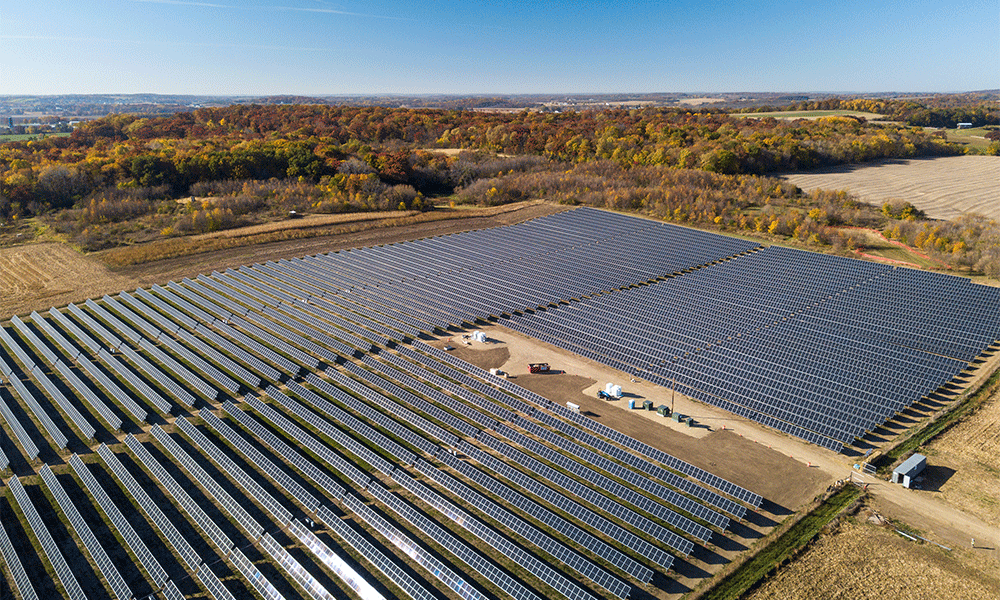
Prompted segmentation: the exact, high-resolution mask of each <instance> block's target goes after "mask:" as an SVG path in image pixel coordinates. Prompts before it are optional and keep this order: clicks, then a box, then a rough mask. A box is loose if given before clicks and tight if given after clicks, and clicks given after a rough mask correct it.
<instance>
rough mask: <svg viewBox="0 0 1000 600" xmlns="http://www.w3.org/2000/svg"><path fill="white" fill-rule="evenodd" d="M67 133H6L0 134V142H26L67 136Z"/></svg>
mask: <svg viewBox="0 0 1000 600" xmlns="http://www.w3.org/2000/svg"><path fill="white" fill-rule="evenodd" d="M69 135H70V134H68V133H6V134H4V135H0V142H28V141H31V140H39V139H42V138H43V137H68V136H69Z"/></svg>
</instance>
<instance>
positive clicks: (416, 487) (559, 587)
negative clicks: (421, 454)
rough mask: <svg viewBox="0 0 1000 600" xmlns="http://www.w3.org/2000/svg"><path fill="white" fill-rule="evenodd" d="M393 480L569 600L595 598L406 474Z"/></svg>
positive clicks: (402, 473) (396, 476)
mask: <svg viewBox="0 0 1000 600" xmlns="http://www.w3.org/2000/svg"><path fill="white" fill-rule="evenodd" d="M392 478H393V480H395V481H396V482H397V483H399V484H400V485H402V486H403V487H404V488H406V489H407V490H408V491H410V492H412V493H413V494H414V495H416V496H417V497H418V498H420V499H421V500H423V501H424V502H426V503H427V504H428V505H430V506H431V507H433V508H434V509H435V510H437V511H438V512H440V513H441V514H442V515H444V516H445V517H447V518H449V519H451V520H453V521H454V522H455V523H456V524H458V525H459V526H461V527H463V528H465V529H467V530H468V531H470V532H471V533H473V534H474V535H476V536H477V537H479V539H481V540H483V541H484V542H486V543H487V544H489V545H490V546H492V547H493V548H494V549H495V550H497V551H498V552H500V553H501V554H503V555H504V556H506V557H507V558H509V559H510V560H512V561H513V562H515V563H516V564H518V565H520V566H521V567H523V568H524V569H525V570H526V571H528V572H529V573H531V574H532V575H534V576H535V577H538V578H539V579H540V580H541V581H543V582H544V583H545V584H546V585H548V586H550V587H551V588H552V589H553V590H555V591H557V592H558V593H559V594H561V595H563V596H565V597H567V598H575V599H578V600H580V599H585V598H592V597H593V596H592V595H591V594H589V593H587V592H586V591H584V590H583V589H582V588H580V587H579V586H577V585H576V584H575V583H573V582H571V581H570V580H569V579H567V578H566V577H565V576H564V575H562V574H561V573H559V572H558V571H556V570H555V569H553V568H552V567H550V566H548V565H547V564H545V563H543V562H542V561H540V560H538V559H537V558H535V557H534V556H532V555H531V554H529V553H527V552H525V551H524V550H522V549H521V548H520V547H518V546H516V545H514V544H512V543H511V542H510V541H509V540H507V539H506V538H505V537H503V536H502V535H500V534H498V533H497V532H496V531H494V530H493V529H491V528H489V527H487V526H486V525H484V524H483V523H482V522H481V521H479V520H478V519H476V518H475V517H473V516H472V515H470V514H468V513H466V512H465V511H463V510H462V509H460V508H458V507H457V506H456V505H454V504H453V503H451V502H449V501H447V500H445V499H444V498H442V497H441V496H440V495H438V494H437V493H435V492H433V491H431V490H430V489H429V488H428V487H427V486H425V485H423V484H422V483H420V482H419V481H417V480H415V479H413V478H412V477H410V476H409V475H407V474H406V473H404V472H402V471H400V470H396V471H394V472H393V473H392Z"/></svg>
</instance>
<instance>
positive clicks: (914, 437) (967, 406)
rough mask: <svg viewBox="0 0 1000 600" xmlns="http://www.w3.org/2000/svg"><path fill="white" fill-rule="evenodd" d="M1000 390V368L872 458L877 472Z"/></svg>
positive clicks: (975, 408) (884, 471) (940, 431)
mask: <svg viewBox="0 0 1000 600" xmlns="http://www.w3.org/2000/svg"><path fill="white" fill-rule="evenodd" d="M997 390H1000V370H997V371H994V372H993V374H992V375H990V377H989V378H988V379H987V380H986V381H985V382H984V383H983V384H982V385H981V386H980V387H979V388H978V389H977V390H976V391H975V393H973V394H972V395H971V396H969V397H968V398H967V399H966V400H964V401H963V400H961V399H958V400H955V401H954V402H953V404H952V408H951V410H947V411H945V412H943V413H942V414H941V415H939V416H938V417H937V418H936V419H932V420H931V421H929V422H928V423H927V424H926V425H925V426H924V427H922V428H920V429H917V430H916V431H914V432H913V433H912V434H911V435H910V436H909V437H907V438H906V439H904V440H902V441H900V442H899V443H898V444H896V445H895V446H893V447H892V448H889V449H887V450H886V451H885V452H884V453H882V454H881V455H879V456H878V457H876V458H875V459H874V460H872V463H873V464H875V466H876V467H878V472H879V473H886V472H888V470H889V467H891V466H892V465H893V464H894V463H895V462H896V461H897V460H898V459H899V458H900V457H901V456H904V455H906V454H908V453H910V452H914V451H916V450H917V449H918V448H920V447H921V446H923V445H924V444H926V443H927V442H929V441H931V440H932V439H934V438H935V437H937V436H938V435H940V434H942V433H944V432H945V431H947V430H948V429H949V428H951V426H952V425H955V424H956V423H958V422H959V421H961V420H962V419H964V418H965V417H966V416H968V415H969V414H971V413H973V412H975V411H976V410H978V409H979V407H980V406H982V405H983V403H984V402H986V401H987V400H988V399H989V398H991V397H992V396H993V394H995V393H996V392H997Z"/></svg>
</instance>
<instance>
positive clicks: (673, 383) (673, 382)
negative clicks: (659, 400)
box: [670, 377, 677, 416]
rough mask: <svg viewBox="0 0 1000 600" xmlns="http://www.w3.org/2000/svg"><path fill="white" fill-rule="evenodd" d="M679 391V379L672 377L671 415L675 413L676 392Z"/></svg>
mask: <svg viewBox="0 0 1000 600" xmlns="http://www.w3.org/2000/svg"><path fill="white" fill-rule="evenodd" d="M675 391H677V380H676V379H674V378H673V377H671V378H670V415H671V416H673V414H674V392H675Z"/></svg>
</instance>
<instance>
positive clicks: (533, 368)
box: [528, 363, 549, 373]
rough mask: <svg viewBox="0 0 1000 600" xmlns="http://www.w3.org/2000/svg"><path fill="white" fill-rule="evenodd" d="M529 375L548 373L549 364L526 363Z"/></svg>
mask: <svg viewBox="0 0 1000 600" xmlns="http://www.w3.org/2000/svg"><path fill="white" fill-rule="evenodd" d="M528 372H529V373H548V372H549V363H528Z"/></svg>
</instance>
